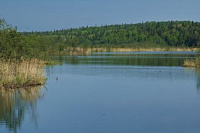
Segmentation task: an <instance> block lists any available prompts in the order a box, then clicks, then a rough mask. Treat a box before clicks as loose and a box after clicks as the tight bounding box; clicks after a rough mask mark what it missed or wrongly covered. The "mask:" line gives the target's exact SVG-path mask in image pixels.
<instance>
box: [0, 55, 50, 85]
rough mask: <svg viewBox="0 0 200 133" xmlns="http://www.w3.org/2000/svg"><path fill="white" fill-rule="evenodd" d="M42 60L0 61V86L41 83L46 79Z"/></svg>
mask: <svg viewBox="0 0 200 133" xmlns="http://www.w3.org/2000/svg"><path fill="white" fill-rule="evenodd" d="M44 66H45V64H44V62H42V61H40V60H37V59H29V60H23V61H12V60H9V61H3V60H1V61H0V88H12V89H15V88H21V87H28V86H36V85H43V84H44V83H45V81H46V78H45V71H44Z"/></svg>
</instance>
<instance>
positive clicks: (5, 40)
mask: <svg viewBox="0 0 200 133" xmlns="http://www.w3.org/2000/svg"><path fill="white" fill-rule="evenodd" d="M43 40H44V38H40V37H39V36H35V35H29V36H24V35H23V34H22V33H19V32H17V29H16V28H12V27H11V26H10V25H8V24H7V23H6V21H5V20H3V19H0V50H1V51H0V59H3V60H21V59H22V58H23V59H33V58H37V59H44V58H45V57H46V56H47V55H48V52H47V47H46V45H45V44H43Z"/></svg>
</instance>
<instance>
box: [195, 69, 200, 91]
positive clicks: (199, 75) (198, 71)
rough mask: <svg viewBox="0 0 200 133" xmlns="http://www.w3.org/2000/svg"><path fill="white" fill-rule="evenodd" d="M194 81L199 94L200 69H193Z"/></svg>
mask: <svg viewBox="0 0 200 133" xmlns="http://www.w3.org/2000/svg"><path fill="white" fill-rule="evenodd" d="M195 74H196V80H197V90H198V92H200V69H195Z"/></svg>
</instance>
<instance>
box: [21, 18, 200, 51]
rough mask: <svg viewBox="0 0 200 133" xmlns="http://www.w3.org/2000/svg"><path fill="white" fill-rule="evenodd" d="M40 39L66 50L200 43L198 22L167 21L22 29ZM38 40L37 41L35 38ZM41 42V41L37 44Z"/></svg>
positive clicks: (29, 36) (53, 46) (182, 45)
mask: <svg viewBox="0 0 200 133" xmlns="http://www.w3.org/2000/svg"><path fill="white" fill-rule="evenodd" d="M22 34H23V35H24V36H26V37H28V38H38V39H40V40H42V44H41V45H43V46H44V47H48V49H49V52H50V53H60V52H63V51H65V52H64V53H65V54H67V53H69V52H70V51H72V50H74V49H73V48H76V47H80V48H82V49H87V48H94V47H97V48H107V49H110V48H137V47H143V48H144V47H148V48H151V47H199V46H200V22H193V21H167V22H145V23H138V24H121V25H105V26H99V27H88V26H86V27H81V28H74V29H66V30H64V29H62V30H54V31H44V32H23V33H22ZM38 43H40V41H39V42H38ZM39 45H40V44H39Z"/></svg>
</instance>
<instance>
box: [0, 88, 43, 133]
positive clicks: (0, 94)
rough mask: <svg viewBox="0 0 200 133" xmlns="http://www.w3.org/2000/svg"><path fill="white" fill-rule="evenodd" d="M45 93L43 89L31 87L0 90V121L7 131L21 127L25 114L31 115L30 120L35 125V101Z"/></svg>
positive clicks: (15, 130) (14, 130)
mask: <svg viewBox="0 0 200 133" xmlns="http://www.w3.org/2000/svg"><path fill="white" fill-rule="evenodd" d="M44 94H45V89H44V88H41V87H33V88H26V89H24V88H23V89H16V90H2V89H1V90H0V123H4V125H5V126H6V127H7V128H8V130H9V131H13V132H17V129H18V128H20V127H21V125H22V122H23V120H24V117H25V114H26V113H27V112H28V113H29V112H30V113H31V115H32V120H33V121H34V123H35V125H36V126H37V112H36V111H37V110H36V103H37V100H38V99H41V98H42V97H43V96H44Z"/></svg>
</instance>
